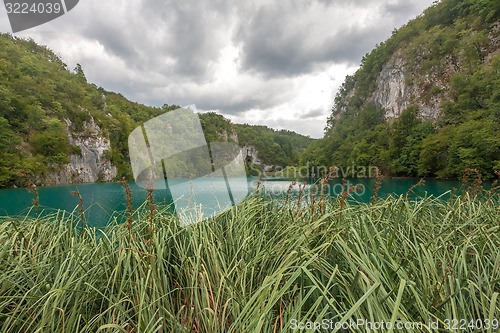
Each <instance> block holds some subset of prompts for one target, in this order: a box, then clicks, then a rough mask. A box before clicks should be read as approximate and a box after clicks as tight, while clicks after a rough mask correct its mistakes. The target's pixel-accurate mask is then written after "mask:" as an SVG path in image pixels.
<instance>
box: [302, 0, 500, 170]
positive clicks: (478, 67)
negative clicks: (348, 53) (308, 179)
mask: <svg viewBox="0 0 500 333" xmlns="http://www.w3.org/2000/svg"><path fill="white" fill-rule="evenodd" d="M499 18H500V2H499V1H496V0H481V1H477V0H443V1H440V2H435V3H434V5H433V6H431V7H430V8H428V9H427V10H426V11H425V12H424V13H423V14H422V15H421V16H419V17H417V18H416V19H414V20H412V21H410V22H409V23H407V24H406V25H404V26H403V27H401V28H399V29H397V30H394V32H393V35H392V36H391V37H390V38H389V39H388V40H387V41H385V42H383V43H381V44H380V45H378V46H377V47H376V48H375V49H374V50H373V51H371V52H370V53H369V54H367V55H366V56H365V57H363V59H362V62H361V67H360V69H359V70H358V71H357V72H356V73H355V74H354V75H352V76H348V77H347V78H346V80H345V82H344V84H343V86H342V87H341V89H340V90H339V92H338V93H337V95H336V98H335V101H334V105H333V108H332V114H331V116H330V118H329V120H328V123H327V127H326V129H325V136H324V138H323V139H322V140H321V141H318V142H315V143H313V144H312V145H311V147H310V148H309V149H308V151H307V153H306V154H305V155H304V156H303V158H302V163H303V164H306V163H309V164H312V165H323V166H324V165H327V166H333V165H335V166H351V165H357V166H360V165H361V166H366V165H374V166H378V167H379V168H380V169H381V170H382V171H383V172H384V173H385V174H388V175H391V176H428V177H440V178H450V177H452V178H455V177H461V176H462V174H463V172H464V170H465V169H468V168H472V169H477V170H479V172H480V173H481V174H482V176H483V177H487V178H491V177H494V176H495V172H496V171H498V170H500V134H499V133H500V54H499V48H500V46H499V45H500V22H499ZM390 61H392V62H393V63H397V62H398V61H399V63H401V64H402V65H401V66H400V67H401V69H402V70H404V87H403V88H404V89H405V90H407V91H408V90H413V91H415V92H416V93H415V94H414V96H413V97H412V98H411V99H410V100H408V101H405V102H406V104H407V106H406V108H405V109H404V110H403V111H402V112H401V113H400V114H399V115H398V116H395V117H390V116H388V112H389V111H390V110H387V109H384V107H383V106H382V105H380V103H377V102H376V100H377V98H376V96H377V94H378V95H381V87H380V85H381V81H380V75H381V72H383V71H384V68H386V66H387V64H388V63H389V62H390ZM382 93H383V91H382ZM399 93H400V94H401V92H399ZM374 96H375V97H374ZM425 105H434V106H435V105H437V106H438V111H439V112H436V113H434V114H430V115H429V114H425V112H423V110H421V109H423V108H424V107H423V106H425Z"/></svg>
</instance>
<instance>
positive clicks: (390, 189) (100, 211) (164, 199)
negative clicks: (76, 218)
mask: <svg viewBox="0 0 500 333" xmlns="http://www.w3.org/2000/svg"><path fill="white" fill-rule="evenodd" d="M257 182H258V180H257V179H256V178H248V185H249V188H250V190H252V189H255V187H256V186H257ZM291 182H292V181H291V180H286V179H266V180H264V181H263V182H262V184H260V189H261V190H262V189H265V190H266V193H273V195H280V194H281V195H282V194H283V193H285V192H286V191H287V190H288V188H289V187H290V184H291ZM312 183H313V182H312V181H307V182H305V185H302V186H305V188H304V191H305V192H304V193H305V194H308V193H315V189H314V187H312V186H311V184H312ZM416 183H418V179H390V180H385V181H384V182H383V183H382V187H381V189H380V191H379V197H386V196H387V195H401V194H405V193H406V192H407V191H408V189H409V188H410V187H411V186H413V185H415V184H416ZM300 184H302V182H301V183H300ZM129 185H130V187H131V189H132V193H133V205H134V208H136V207H138V206H140V205H141V204H142V203H144V201H145V199H146V191H145V189H143V188H140V187H139V186H137V185H135V183H133V182H131V183H129ZM348 185H349V186H356V185H360V186H361V187H360V188H359V189H358V191H357V192H354V193H352V195H351V200H353V201H359V202H369V201H370V200H371V197H372V195H373V190H374V188H375V180H374V179H350V180H348ZM460 186H461V183H460V182H459V181H452V180H428V181H426V182H425V185H424V186H420V187H417V188H416V189H415V190H414V191H413V193H412V194H411V196H412V197H421V196H424V195H433V196H439V195H442V194H443V193H445V192H448V191H450V190H453V188H460ZM202 188H203V187H202ZM206 188H207V190H206V191H209V189H208V187H206ZM327 190H328V193H329V194H330V195H331V196H333V197H334V196H337V195H339V194H340V193H341V191H342V181H341V180H334V181H331V182H329V183H328V188H327ZM73 191H77V192H79V193H80V195H81V196H82V199H83V207H84V208H85V216H86V218H87V220H88V221H89V224H91V225H93V226H97V227H101V226H105V225H106V224H107V223H108V221H109V220H110V218H112V216H113V214H115V215H116V212H117V211H118V212H123V211H124V210H125V208H126V206H127V201H126V199H125V191H124V188H123V186H122V185H121V184H117V183H98V184H79V185H68V186H54V187H40V188H38V193H39V200H40V203H39V208H38V211H36V212H35V211H32V214H36V213H40V212H41V211H43V213H44V214H47V213H50V212H54V211H57V210H59V209H60V210H66V211H68V212H72V211H74V212H75V214H78V213H79V210H78V203H79V199H78V197H77V196H75V195H72V192H73ZM297 191H298V184H297V185H295V186H294V187H293V188H292V191H291V192H292V195H293V194H294V193H297ZM154 195H155V203H156V204H158V205H169V204H171V203H172V198H171V197H170V195H169V194H168V192H167V191H166V190H156V191H154ZM33 199H34V194H33V193H30V192H29V191H28V190H27V189H24V188H23V189H5V190H0V216H16V217H19V216H21V217H23V216H26V214H28V212H29V210H30V208H31V207H32V200H33Z"/></svg>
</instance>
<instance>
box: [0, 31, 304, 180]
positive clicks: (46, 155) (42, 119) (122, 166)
mask: <svg viewBox="0 0 500 333" xmlns="http://www.w3.org/2000/svg"><path fill="white" fill-rule="evenodd" d="M175 108H178V106H176V105H167V104H165V105H164V106H163V107H162V108H155V107H149V106H145V105H141V104H138V103H134V102H131V101H129V100H127V99H126V98H125V97H124V96H122V95H120V94H118V93H113V92H109V91H106V90H104V89H103V88H101V87H97V86H96V85H95V84H91V83H88V82H87V80H86V78H85V73H84V71H83V69H82V68H81V66H80V65H77V66H76V68H74V69H68V66H67V65H66V64H65V63H64V62H63V61H62V59H61V58H60V57H58V56H57V55H56V54H55V53H54V52H52V51H51V50H49V49H48V48H46V47H44V46H40V45H38V44H37V43H36V42H35V41H33V40H24V39H20V38H16V37H13V36H11V35H9V34H1V35H0V187H9V186H14V185H16V186H25V185H26V184H27V183H30V182H33V183H38V184H62V183H71V182H94V181H111V180H114V179H121V178H122V177H126V178H127V179H131V169H130V162H129V157H128V147H127V140H128V135H129V134H130V132H131V131H132V130H133V129H134V128H135V127H136V126H139V125H140V124H141V123H143V122H145V121H147V120H149V119H151V118H153V117H155V116H157V115H160V114H162V113H164V112H166V111H168V110H173V109H175ZM201 119H202V125H203V127H204V128H205V130H206V136H207V140H208V141H219V140H233V139H237V138H235V137H233V138H231V136H232V135H233V133H236V132H238V127H235V126H234V125H233V124H231V122H229V121H228V120H227V119H224V118H223V117H222V116H219V115H217V114H215V113H209V114H204V115H202V117H201ZM242 128H245V129H247V130H242V137H243V138H244V140H243V141H244V144H249V145H254V146H255V147H256V148H257V150H259V149H260V148H261V147H262V153H263V154H264V156H265V159H266V161H267V163H269V164H279V163H293V162H296V161H297V158H296V157H294V156H295V155H293V154H291V153H290V151H294V149H293V148H294V145H295V144H297V145H298V146H300V147H304V146H305V145H306V144H307V143H309V142H310V141H311V139H309V138H306V137H302V136H299V135H298V134H292V133H288V134H287V136H289V137H290V138H291V140H292V141H291V144H292V149H290V144H289V143H288V142H284V141H283V140H282V136H283V135H282V134H281V132H278V131H273V130H271V129H269V130H267V131H264V132H262V129H261V128H260V127H259V128H256V129H254V130H253V131H254V132H255V134H256V135H257V134H259V135H260V136H259V137H258V138H255V140H254V139H253V138H252V135H253V134H252V127H251V126H250V127H247V126H244V127H242ZM249 131H250V132H249ZM249 133H250V134H249ZM262 133H265V135H264V136H263V135H262ZM293 138H301V139H300V140H303V141H300V140H298V141H297V140H295V139H293ZM262 140H265V141H266V142H267V141H269V142H271V143H272V145H271V146H272V147H273V149H275V151H273V153H272V154H271V153H268V152H267V151H266V149H264V147H265V146H266V143H265V142H264V143H263V142H262ZM299 141H300V142H299ZM304 142H305V143H304ZM281 150H283V152H282V151H281ZM273 154H276V155H275V156H276V158H274V157H273Z"/></svg>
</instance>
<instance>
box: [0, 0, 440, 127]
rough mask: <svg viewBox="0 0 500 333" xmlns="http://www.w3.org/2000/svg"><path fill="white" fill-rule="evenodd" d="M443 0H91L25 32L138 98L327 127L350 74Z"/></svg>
mask: <svg viewBox="0 0 500 333" xmlns="http://www.w3.org/2000/svg"><path fill="white" fill-rule="evenodd" d="M432 1H433V0H424V1H418V0H409V1H403V0H392V1H375V0H367V1H361V0H340V1H328V0H312V1H299V0H290V1H280V2H277V1H271V0H252V1H248V2H240V3H237V2H234V1H229V0H215V1H210V0H200V1H194V0H187V1H174V0H167V1H162V2H160V1H155V2H153V1H129V2H123V1H118V0H109V1H105V2H103V1H98V0H86V1H80V2H79V4H78V5H77V6H76V7H75V8H74V9H73V10H72V11H71V12H69V13H68V14H66V15H64V16H62V17H60V18H58V19H56V20H54V21H51V22H49V23H47V24H44V25H41V26H38V27H36V28H33V29H29V30H26V31H23V32H20V33H18V34H16V35H17V36H20V37H32V38H34V39H35V41H37V42H38V43H41V44H45V45H48V46H49V47H50V48H51V49H53V50H54V51H55V52H56V53H57V54H59V55H60V56H61V57H62V58H63V60H64V61H65V62H66V63H67V64H68V65H69V67H70V68H73V67H74V66H75V65H76V63H80V64H81V65H82V67H83V69H84V71H85V73H86V76H87V79H88V80H89V81H90V82H92V83H95V84H97V85H99V86H102V87H103V88H105V89H107V90H111V91H116V92H119V93H122V94H123V95H125V96H126V97H127V98H129V99H131V100H133V101H137V102H141V103H144V104H147V105H153V106H161V105H163V104H164V103H168V104H179V105H190V104H196V105H197V107H198V109H201V110H204V111H208V110H215V111H217V112H219V113H221V114H223V115H225V116H227V117H229V118H231V119H232V120H234V121H239V122H247V123H255V124H265V125H268V126H271V127H276V128H287V129H291V130H296V131H298V132H300V133H302V134H306V135H310V136H312V137H320V136H322V134H323V127H324V125H325V122H326V117H327V116H328V114H329V110H330V109H331V104H332V100H333V96H334V95H335V91H336V89H338V87H339V86H340V85H341V84H342V81H343V80H344V77H345V75H348V74H352V73H353V72H354V71H355V70H356V68H357V67H358V65H359V62H360V60H361V57H362V56H363V55H364V54H366V53H367V52H369V51H370V50H371V49H372V48H373V47H374V46H375V45H376V44H377V43H380V42H382V41H384V40H385V39H386V38H387V37H389V36H390V34H391V32H392V31H393V29H394V28H397V27H399V26H401V25H402V24H404V23H406V22H407V21H408V20H409V19H412V18H414V17H416V16H417V15H419V14H421V12H422V11H423V9H424V8H425V7H427V6H429V5H431V4H432ZM0 16H2V19H1V20H0V22H1V23H0V31H2V32H9V31H11V29H10V27H9V26H8V20H7V15H6V13H5V10H3V9H2V11H0Z"/></svg>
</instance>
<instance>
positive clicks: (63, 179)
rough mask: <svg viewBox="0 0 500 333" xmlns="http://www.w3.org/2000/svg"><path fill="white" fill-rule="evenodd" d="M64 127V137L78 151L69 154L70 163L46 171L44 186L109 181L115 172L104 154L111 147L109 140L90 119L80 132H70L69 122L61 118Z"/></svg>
mask: <svg viewBox="0 0 500 333" xmlns="http://www.w3.org/2000/svg"><path fill="white" fill-rule="evenodd" d="M65 121H66V124H67V126H68V133H69V134H68V140H69V143H70V144H71V145H73V146H76V147H78V148H79V149H80V154H73V155H71V156H70V160H71V162H70V163H68V164H66V165H65V166H63V167H61V168H60V169H59V170H58V171H57V172H53V173H50V174H49V175H48V176H47V177H46V179H45V180H44V183H45V184H44V185H62V184H72V183H95V182H98V181H112V180H113V179H114V178H115V177H116V175H117V169H116V166H114V165H113V164H112V163H111V161H110V159H109V158H108V157H107V156H106V152H107V151H109V150H110V149H111V146H110V142H109V139H108V138H106V137H105V136H104V134H103V133H102V131H101V128H100V127H99V126H98V125H97V124H96V123H95V121H94V118H92V117H91V118H90V120H89V121H87V122H84V124H83V131H82V132H81V133H73V132H71V130H70V129H71V125H72V124H71V121H70V120H69V119H65Z"/></svg>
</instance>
